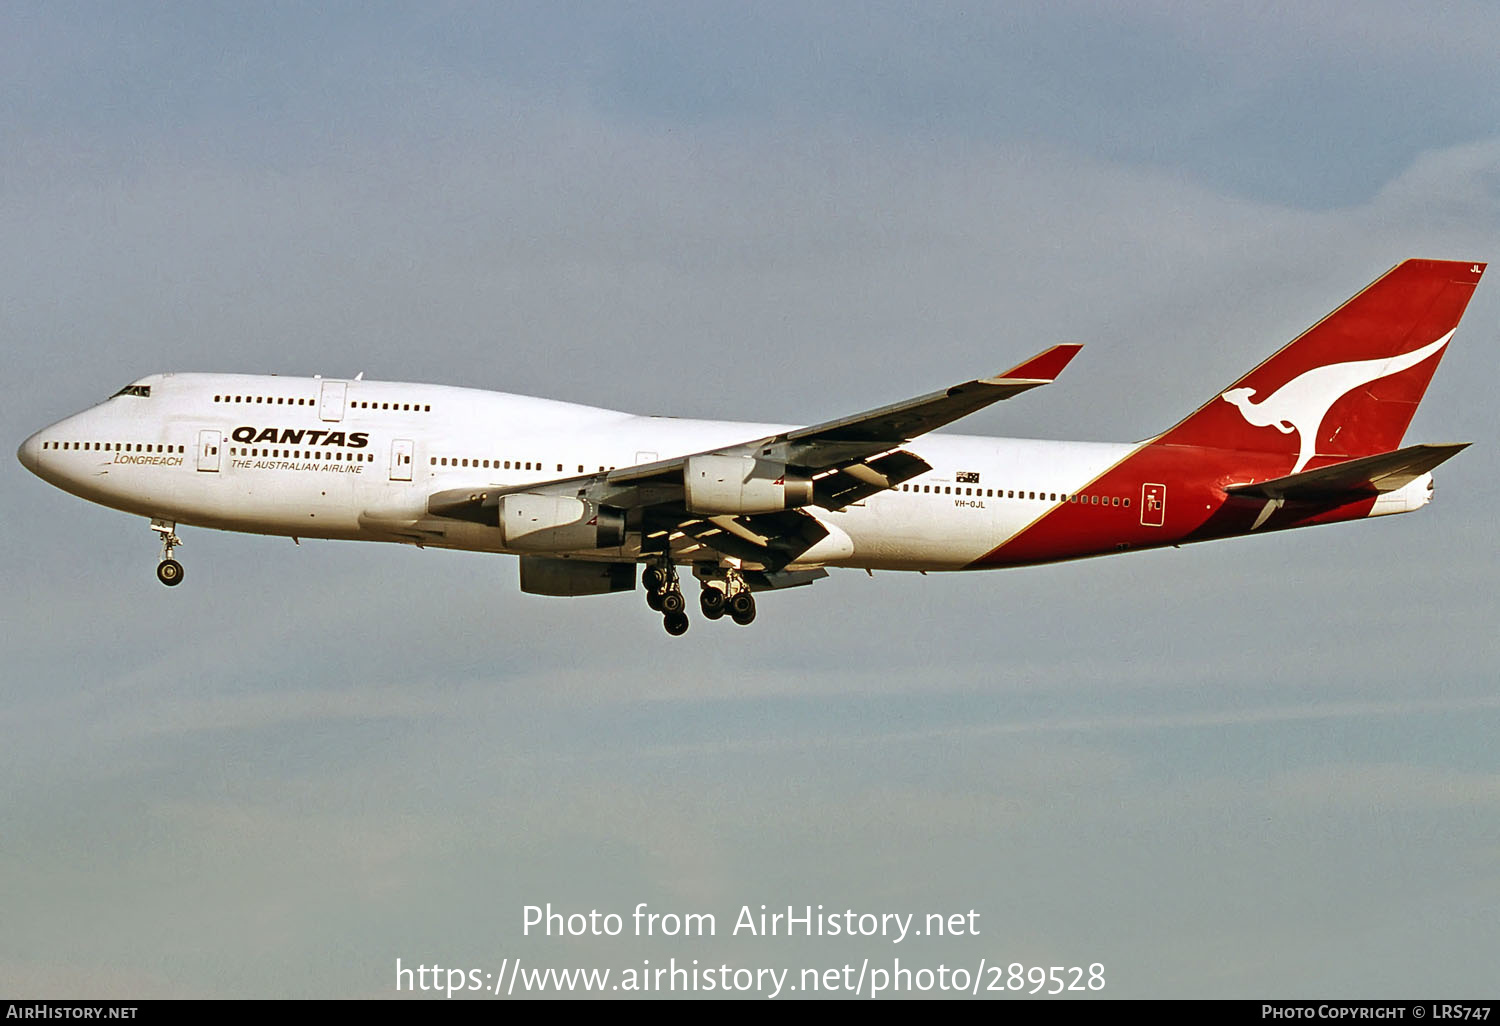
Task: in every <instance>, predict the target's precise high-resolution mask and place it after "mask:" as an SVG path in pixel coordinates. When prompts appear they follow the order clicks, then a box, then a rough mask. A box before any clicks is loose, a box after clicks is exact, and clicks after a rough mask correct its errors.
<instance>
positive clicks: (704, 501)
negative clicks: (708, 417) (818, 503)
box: [682, 454, 813, 513]
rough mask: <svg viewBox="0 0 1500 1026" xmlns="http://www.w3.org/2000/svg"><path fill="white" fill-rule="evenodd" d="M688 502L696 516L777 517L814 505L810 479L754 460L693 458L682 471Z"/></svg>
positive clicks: (752, 457) (746, 458)
mask: <svg viewBox="0 0 1500 1026" xmlns="http://www.w3.org/2000/svg"><path fill="white" fill-rule="evenodd" d="M682 484H683V491H684V500H685V502H686V505H687V508H688V509H689V510H690V511H692V512H694V513H775V512H777V511H778V510H783V509H796V508H797V507H798V506H806V505H808V504H810V503H811V502H812V501H813V483H812V479H811V478H808V477H797V476H794V475H788V474H787V472H786V466H785V464H781V463H772V462H770V461H768V460H757V459H756V458H755V457H754V456H723V455H719V454H709V455H706V456H689V457H688V458H687V465H686V466H685V467H684V468H683V471H682Z"/></svg>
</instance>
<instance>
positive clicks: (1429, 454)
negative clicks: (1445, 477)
mask: <svg viewBox="0 0 1500 1026" xmlns="http://www.w3.org/2000/svg"><path fill="white" fill-rule="evenodd" d="M1468 447H1469V443H1468V442H1457V443H1452V444H1448V445H1410V446H1407V447H1406V448H1405V449H1397V450H1396V451H1395V452H1382V453H1378V454H1376V455H1374V456H1361V457H1360V458H1359V459H1357V460H1345V461H1344V462H1343V463H1335V464H1332V465H1331V466H1327V467H1319V468H1318V469H1317V470H1304V471H1303V472H1302V473H1300V474H1292V475H1290V476H1289V477H1277V478H1272V479H1271V480H1270V481H1261V482H1259V483H1257V484H1242V485H1230V486H1229V487H1228V488H1226V489H1224V490H1225V491H1226V492H1228V493H1229V494H1230V495H1235V496H1244V497H1246V498H1252V499H1305V500H1313V499H1328V498H1332V497H1335V496H1340V495H1351V494H1362V495H1375V494H1378V493H1380V492H1394V491H1396V490H1397V489H1400V488H1404V487H1406V486H1407V485H1408V484H1410V483H1411V482H1412V481H1414V480H1416V479H1417V478H1419V477H1421V476H1422V475H1423V474H1425V473H1427V472H1428V471H1430V470H1431V469H1432V468H1433V467H1436V466H1437V465H1438V464H1440V463H1442V462H1443V461H1445V460H1447V459H1450V458H1452V457H1454V456H1457V455H1458V454H1459V453H1460V452H1462V451H1463V450H1465V449H1467V448H1468Z"/></svg>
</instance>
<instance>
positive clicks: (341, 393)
mask: <svg viewBox="0 0 1500 1026" xmlns="http://www.w3.org/2000/svg"><path fill="white" fill-rule="evenodd" d="M348 394H349V382H347V381H325V382H323V391H322V393H321V394H320V395H319V396H318V416H319V417H321V418H322V419H323V420H343V419H344V399H345V397H346V396H348Z"/></svg>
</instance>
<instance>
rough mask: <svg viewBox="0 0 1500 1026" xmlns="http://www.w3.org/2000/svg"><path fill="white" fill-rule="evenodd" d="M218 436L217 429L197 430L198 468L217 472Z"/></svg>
mask: <svg viewBox="0 0 1500 1026" xmlns="http://www.w3.org/2000/svg"><path fill="white" fill-rule="evenodd" d="M220 444H221V443H220V436H219V433H218V432H217V431H199V432H198V469H199V470H202V471H207V472H209V473H218V470H219V446H220Z"/></svg>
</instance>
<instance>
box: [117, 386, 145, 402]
mask: <svg viewBox="0 0 1500 1026" xmlns="http://www.w3.org/2000/svg"><path fill="white" fill-rule="evenodd" d="M120 395H139V396H145V397H146V398H147V399H149V398H151V386H150V385H126V386H125V387H124V388H122V389H120V390H119V391H118V392H116V393H115V394H114V395H112V396H110V398H111V399H113V398H115V396H120Z"/></svg>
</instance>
